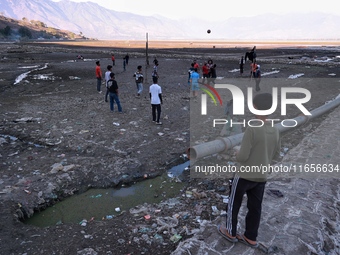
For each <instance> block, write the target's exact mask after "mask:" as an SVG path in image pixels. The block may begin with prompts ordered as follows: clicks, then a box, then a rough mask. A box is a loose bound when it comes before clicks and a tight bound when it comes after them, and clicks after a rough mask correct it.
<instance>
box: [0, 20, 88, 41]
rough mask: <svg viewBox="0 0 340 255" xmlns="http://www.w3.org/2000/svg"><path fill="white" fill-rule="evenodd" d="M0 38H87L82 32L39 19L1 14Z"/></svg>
mask: <svg viewBox="0 0 340 255" xmlns="http://www.w3.org/2000/svg"><path fill="white" fill-rule="evenodd" d="M0 38H2V39H86V37H84V36H83V35H82V34H78V35H77V34H75V33H73V32H70V31H67V30H61V29H57V28H53V27H48V26H47V25H46V24H45V23H44V22H41V21H39V20H28V19H27V18H23V19H22V20H17V19H12V18H8V17H5V16H1V15H0Z"/></svg>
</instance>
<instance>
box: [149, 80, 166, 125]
mask: <svg viewBox="0 0 340 255" xmlns="http://www.w3.org/2000/svg"><path fill="white" fill-rule="evenodd" d="M152 81H153V84H152V85H151V86H150V88H149V94H150V100H151V109H152V121H153V122H156V125H162V122H160V118H161V111H162V110H161V104H163V99H162V88H161V86H159V85H158V78H157V77H152ZM156 111H157V116H156Z"/></svg>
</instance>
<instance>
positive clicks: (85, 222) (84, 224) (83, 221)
mask: <svg viewBox="0 0 340 255" xmlns="http://www.w3.org/2000/svg"><path fill="white" fill-rule="evenodd" d="M79 224H80V225H81V226H82V227H86V225H87V220H86V219H83V220H82V221H81V222H79Z"/></svg>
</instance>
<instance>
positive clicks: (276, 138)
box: [217, 93, 281, 248]
mask: <svg viewBox="0 0 340 255" xmlns="http://www.w3.org/2000/svg"><path fill="white" fill-rule="evenodd" d="M272 103H273V99H272V95H271V94H269V93H262V94H258V95H256V96H255V97H254V99H253V106H254V108H255V109H257V110H259V111H265V110H269V109H270V108H271V106H272ZM267 117H268V116H265V115H259V116H256V118H257V119H258V120H259V121H261V123H263V125H262V126H248V127H247V128H246V130H245V132H244V135H243V139H242V142H241V146H240V149H239V151H237V154H236V159H237V161H238V162H239V163H240V168H239V169H240V170H241V169H249V168H250V169H252V168H254V167H255V166H256V167H260V166H269V165H270V164H271V161H272V160H273V158H274V157H275V156H276V155H277V154H279V152H280V147H281V142H280V131H279V130H278V129H277V128H276V127H275V126H272V124H271V122H269V121H267ZM266 181H267V172H241V171H239V172H237V173H236V174H235V176H234V179H233V181H232V186H231V192H230V196H229V203H228V209H227V219H226V225H225V227H224V226H221V225H219V226H218V227H217V231H218V233H219V234H220V235H222V236H223V238H225V239H226V240H228V241H230V242H232V243H236V242H240V243H243V244H245V245H247V246H249V247H252V248H257V247H259V243H258V242H257V235H258V229H259V226H260V219H261V210H262V200H263V194H264V188H265V184H266ZM244 194H247V198H248V199H247V209H248V212H247V215H246V218H245V232H244V233H243V234H238V232H237V225H238V213H239V210H240V207H241V204H242V200H243V195H244Z"/></svg>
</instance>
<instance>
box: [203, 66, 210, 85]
mask: <svg viewBox="0 0 340 255" xmlns="http://www.w3.org/2000/svg"><path fill="white" fill-rule="evenodd" d="M209 73H210V68H209V67H208V63H207V62H204V64H203V66H202V74H203V83H204V82H205V80H206V79H207V80H209V79H208V78H209Z"/></svg>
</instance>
